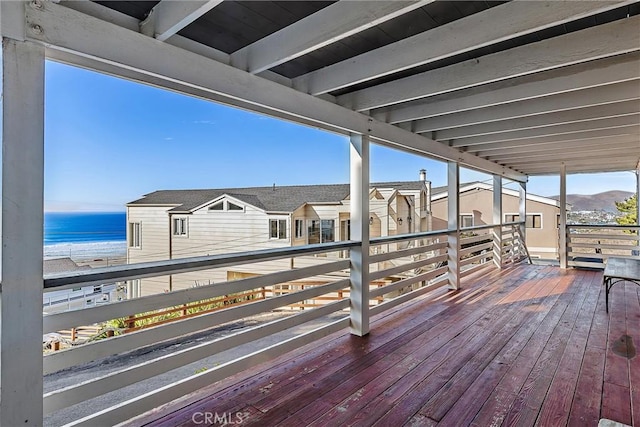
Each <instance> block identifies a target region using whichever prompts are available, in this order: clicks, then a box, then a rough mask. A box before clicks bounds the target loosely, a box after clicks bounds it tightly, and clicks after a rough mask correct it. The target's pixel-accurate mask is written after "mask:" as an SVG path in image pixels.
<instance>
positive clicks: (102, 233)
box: [44, 212, 127, 259]
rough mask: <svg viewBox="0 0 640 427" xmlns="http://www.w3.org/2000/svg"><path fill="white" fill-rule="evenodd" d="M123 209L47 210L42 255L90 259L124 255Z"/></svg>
mask: <svg viewBox="0 0 640 427" xmlns="http://www.w3.org/2000/svg"><path fill="white" fill-rule="evenodd" d="M126 230H127V229H126V214H125V213H124V212H47V213H45V214H44V257H45V258H59V257H71V258H74V259H90V258H97V257H110V256H111V257H114V256H124V255H125V254H126V248H127V246H126Z"/></svg>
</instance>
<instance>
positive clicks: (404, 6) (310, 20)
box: [231, 0, 434, 74]
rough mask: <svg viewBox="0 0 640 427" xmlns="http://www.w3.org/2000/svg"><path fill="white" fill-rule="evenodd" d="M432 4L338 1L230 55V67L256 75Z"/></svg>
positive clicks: (426, 0) (429, 0)
mask: <svg viewBox="0 0 640 427" xmlns="http://www.w3.org/2000/svg"><path fill="white" fill-rule="evenodd" d="M433 1H434V0H420V1H391V2H389V1H369V2H358V1H348V0H342V1H338V2H336V3H333V4H332V5H330V6H327V7H325V8H324V9H321V10H320V11H318V12H316V13H314V14H312V15H309V16H307V17H306V18H303V19H301V20H299V21H296V22H295V23H293V24H291V25H289V26H288V27H285V28H283V29H281V30H280V31H276V32H275V33H273V34H270V35H268V36H266V37H264V38H263V39H260V40H258V41H256V42H254V43H252V44H250V45H248V46H246V47H244V48H242V49H240V50H238V51H236V52H234V53H233V54H231V64H232V65H233V66H234V67H237V68H240V69H242V70H246V71H249V72H250V73H254V74H257V73H259V72H262V71H264V70H268V69H269V68H273V67H275V66H277V65H280V64H282V63H284V62H287V61H291V60H292V59H295V58H298V57H300V56H302V55H305V54H307V53H309V52H313V51H314V50H318V49H320V48H322V47H324V46H327V45H329V44H332V43H335V42H337V41H338V40H341V39H344V38H347V37H349V36H351V35H353V34H356V33H359V32H361V31H364V30H366V29H367V28H371V27H373V26H376V25H378V24H381V23H383V22H385V21H388V20H390V19H393V18H396V17H398V16H400V15H403V14H405V13H408V12H411V11H412V10H415V9H417V8H419V7H422V6H424V5H426V4H429V3H431V2H433Z"/></svg>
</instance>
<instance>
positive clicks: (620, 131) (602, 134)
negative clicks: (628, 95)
mask: <svg viewBox="0 0 640 427" xmlns="http://www.w3.org/2000/svg"><path fill="white" fill-rule="evenodd" d="M627 136H630V137H631V136H634V137H637V136H638V126H637V125H632V126H626V127H617V128H609V129H601V130H595V131H590V132H578V133H569V134H565V135H555V136H546V137H542V138H535V139H533V138H532V139H515V140H509V141H500V142H491V143H487V144H477V145H470V146H468V147H465V149H466V151H467V152H470V153H474V154H475V153H478V152H480V151H487V150H500V149H505V148H510V147H523V146H530V145H532V144H558V143H561V142H565V141H584V140H589V139H596V138H597V139H604V138H612V137H627Z"/></svg>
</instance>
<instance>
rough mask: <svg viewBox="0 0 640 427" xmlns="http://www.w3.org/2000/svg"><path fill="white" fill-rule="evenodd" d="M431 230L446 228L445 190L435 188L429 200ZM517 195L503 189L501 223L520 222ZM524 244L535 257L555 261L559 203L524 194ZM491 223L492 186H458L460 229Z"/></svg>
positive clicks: (471, 184) (472, 183)
mask: <svg viewBox="0 0 640 427" xmlns="http://www.w3.org/2000/svg"><path fill="white" fill-rule="evenodd" d="M431 200H432V202H431V209H432V213H433V220H432V221H433V230H446V229H447V188H446V187H434V188H433V194H432V197H431ZM519 203H520V194H519V192H518V191H515V190H511V189H508V188H503V189H502V221H503V222H513V221H518V220H519V217H520V215H519V213H518V210H519ZM526 209H527V218H526V244H527V248H528V250H529V253H530V254H531V256H532V257H534V258H547V259H549V258H557V256H558V224H559V219H560V202H558V201H557V200H554V199H551V198H549V197H543V196H537V195H535V194H530V193H527V198H526ZM492 223H493V186H492V185H490V184H486V183H483V182H471V183H465V184H461V185H460V227H461V228H465V227H473V226H477V225H485V224H492Z"/></svg>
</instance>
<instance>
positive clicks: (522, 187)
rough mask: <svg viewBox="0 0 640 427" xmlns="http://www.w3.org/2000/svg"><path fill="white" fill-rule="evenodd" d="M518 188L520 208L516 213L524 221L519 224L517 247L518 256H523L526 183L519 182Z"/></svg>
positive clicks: (525, 240) (525, 224)
mask: <svg viewBox="0 0 640 427" xmlns="http://www.w3.org/2000/svg"><path fill="white" fill-rule="evenodd" d="M518 188H519V189H520V206H519V207H520V208H519V210H518V213H519V215H520V217H519V218H520V220H521V221H524V222H523V223H522V224H520V227H519V228H518V229H519V232H520V245H519V246H518V251H519V254H518V255H519V256H525V255H526V251H525V248H524V247H525V245H526V244H527V183H526V182H519V183H518Z"/></svg>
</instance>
